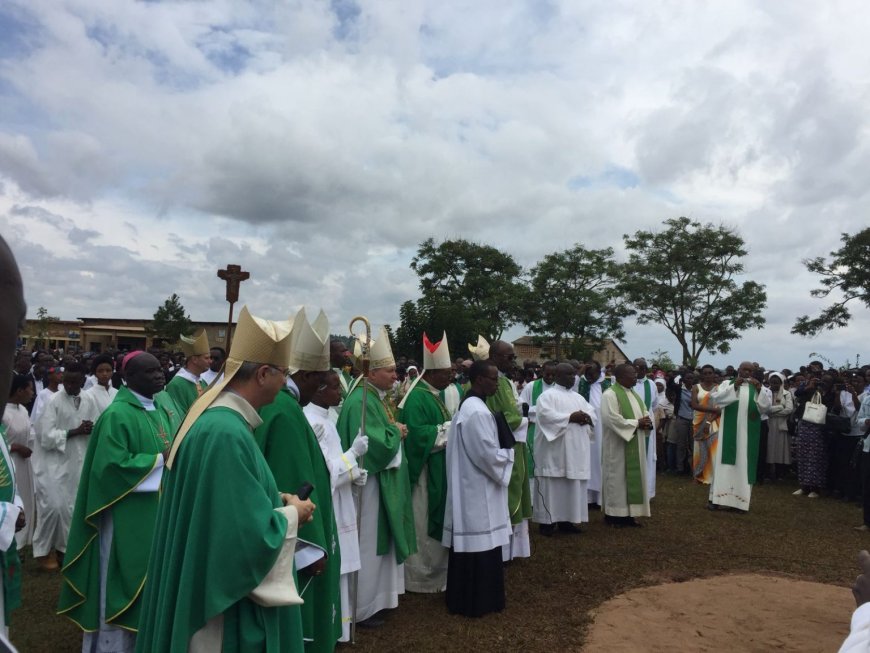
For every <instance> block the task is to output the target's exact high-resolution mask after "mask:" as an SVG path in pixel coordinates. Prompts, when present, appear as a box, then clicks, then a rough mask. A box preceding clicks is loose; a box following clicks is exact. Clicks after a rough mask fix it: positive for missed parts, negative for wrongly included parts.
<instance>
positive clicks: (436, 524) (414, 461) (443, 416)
mask: <svg viewBox="0 0 870 653" xmlns="http://www.w3.org/2000/svg"><path fill="white" fill-rule="evenodd" d="M433 390H434V388H433V387H432V386H431V385H429V384H428V383H426V381H424V380H422V379H421V380H420V383H418V384H417V385H416V386H415V387H414V389H413V390H411V394H410V396H409V397H408V399H407V400H406V401H405V407H404V408H401V409H399V422H401V423H402V424H404V425H405V426H407V427H408V437H406V438H405V442H404V445H405V455H406V456H407V458H408V480H409V481H410V483H411V487H412V488H413V487H414V486H415V485H417V483H418V482H419V480H420V474H421V473H422V471H423V467H424V466H425V467H426V469H427V470H428V472H429V474H428V480H427V482H426V490H427V496H428V508H427V512H426V514H427V516H428V517H427V519H428V523H427V529H426V530H427V533H428V534H429V537H431V538H433V539H435V540H438V541H439V542H440V541H441V537H442V535H443V534H444V510H445V508H446V506H447V452H446V450H445V449H442V450H441V451H435V452H433V451H432V447H433V446H434V444H435V438H436V437H437V435H438V426H439V425H441V424H443V423H444V422H449V421H450V411H448V410H447V407H446V406H445V405H444V402H443V401H441V398H440V396H439V395H438V394H435V393H434V392H432V391H433ZM442 392H443V391H442Z"/></svg>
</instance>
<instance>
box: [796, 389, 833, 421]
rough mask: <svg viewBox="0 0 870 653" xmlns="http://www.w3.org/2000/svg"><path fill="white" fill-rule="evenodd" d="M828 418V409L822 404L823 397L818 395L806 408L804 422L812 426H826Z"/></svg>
mask: <svg viewBox="0 0 870 653" xmlns="http://www.w3.org/2000/svg"><path fill="white" fill-rule="evenodd" d="M827 416H828V407H827V406H825V404H823V403H822V395H821V394H820V393H818V392H817V393H816V394H814V395H813V398H812V399H810V400H809V401H808V402H807V403H806V405H805V406H804V416H803V418H802V419H803V420H804V421H805V422H810V423H811V424H824V423H825V418H826V417H827Z"/></svg>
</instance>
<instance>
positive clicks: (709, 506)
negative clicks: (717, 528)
mask: <svg viewBox="0 0 870 653" xmlns="http://www.w3.org/2000/svg"><path fill="white" fill-rule="evenodd" d="M707 510H719V506H717V505H716V504H715V503H713V502H712V501H708V502H707Z"/></svg>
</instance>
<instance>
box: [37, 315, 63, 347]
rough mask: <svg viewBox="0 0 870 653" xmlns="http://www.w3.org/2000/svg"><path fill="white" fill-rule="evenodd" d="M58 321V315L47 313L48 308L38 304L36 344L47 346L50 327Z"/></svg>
mask: <svg viewBox="0 0 870 653" xmlns="http://www.w3.org/2000/svg"><path fill="white" fill-rule="evenodd" d="M56 322H60V318H59V317H55V316H54V315H49V314H48V309H47V308H45V306H40V307H39V308H38V309H36V333H35V334H34V335H35V337H36V346H37V347H39V348H40V349H44V348H45V347H47V346H48V341H49V337H50V336H51V327H52V325H53V324H54V323H56Z"/></svg>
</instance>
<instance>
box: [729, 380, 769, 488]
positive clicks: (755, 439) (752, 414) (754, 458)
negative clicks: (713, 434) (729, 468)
mask: <svg viewBox="0 0 870 653" xmlns="http://www.w3.org/2000/svg"><path fill="white" fill-rule="evenodd" d="M730 383H731V384H732V385H733V383H734V381H731V382H730ZM735 392H737V397H738V399H737V401H735V402H733V403H731V404H730V405H728V406H726V407H725V410H724V411H722V414H723V415H724V416H725V420H724V424H723V427H722V435H721V436H720V438H721V439H720V444H719V446H720V447H722V464H723V465H736V464H737V411H738V410H739V407H740V389H739V388H738V389H736V390H735ZM747 413H748V415H747V416H748V418H749V419H748V421H747V424H746V434H747V436H748V441H747V443H746V464H747V465H748V469H747V470H746V476H747V478H748V480H749V484H750V485H754V484H755V476H756V473H757V471H758V445H759V442H760V440H761V415H760V413H759V412H758V404H757V403H755V386H754V385H752V384H749V410H748V411H747Z"/></svg>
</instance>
